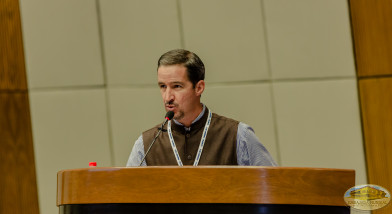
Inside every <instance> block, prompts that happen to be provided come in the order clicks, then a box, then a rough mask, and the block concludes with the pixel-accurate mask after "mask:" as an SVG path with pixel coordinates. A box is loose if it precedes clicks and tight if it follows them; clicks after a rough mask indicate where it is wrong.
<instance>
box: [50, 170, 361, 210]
mask: <svg viewBox="0 0 392 214" xmlns="http://www.w3.org/2000/svg"><path fill="white" fill-rule="evenodd" d="M354 185H355V172H354V170H344V169H322V168H292V167H239V166H230V167H229V166H199V167H128V168H99V167H93V168H87V169H75V170H63V171H60V172H58V185H57V187H58V190H57V205H58V206H59V208H60V213H61V214H90V213H94V214H101V213H102V214H104V213H105V214H106V213H118V214H122V213H157V212H159V213H225V214H232V213H233V214H234V213H312V214H313V213H345V214H346V213H350V209H349V208H348V207H347V206H346V204H345V202H344V199H343V196H344V193H345V192H346V191H347V190H348V189H349V188H350V187H352V186H354Z"/></svg>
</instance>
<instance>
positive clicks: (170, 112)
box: [165, 111, 174, 120]
mask: <svg viewBox="0 0 392 214" xmlns="http://www.w3.org/2000/svg"><path fill="white" fill-rule="evenodd" d="M173 117H174V112H172V111H168V112H167V113H166V115H165V118H166V119H167V120H171V119H173Z"/></svg>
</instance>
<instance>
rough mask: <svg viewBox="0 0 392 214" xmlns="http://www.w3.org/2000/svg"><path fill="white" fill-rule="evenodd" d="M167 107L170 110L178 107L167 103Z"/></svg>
mask: <svg viewBox="0 0 392 214" xmlns="http://www.w3.org/2000/svg"><path fill="white" fill-rule="evenodd" d="M165 107H166V109H168V110H173V109H174V108H175V107H176V105H166V106H165Z"/></svg>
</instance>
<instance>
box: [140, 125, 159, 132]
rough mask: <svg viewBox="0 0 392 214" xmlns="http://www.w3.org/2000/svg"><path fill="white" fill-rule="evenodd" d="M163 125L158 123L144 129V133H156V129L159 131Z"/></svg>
mask: <svg viewBox="0 0 392 214" xmlns="http://www.w3.org/2000/svg"><path fill="white" fill-rule="evenodd" d="M161 125H162V124H157V125H155V126H153V127H152V128H150V129H147V130H144V131H143V132H142V133H143V134H149V133H154V132H155V131H157V130H158V129H159V128H160V127H161Z"/></svg>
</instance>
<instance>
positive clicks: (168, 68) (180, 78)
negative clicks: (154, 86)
mask: <svg viewBox="0 0 392 214" xmlns="http://www.w3.org/2000/svg"><path fill="white" fill-rule="evenodd" d="M187 81H189V78H188V73H187V69H186V67H184V66H183V65H164V66H160V67H159V68H158V82H173V83H174V82H178V83H184V82H187Z"/></svg>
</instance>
